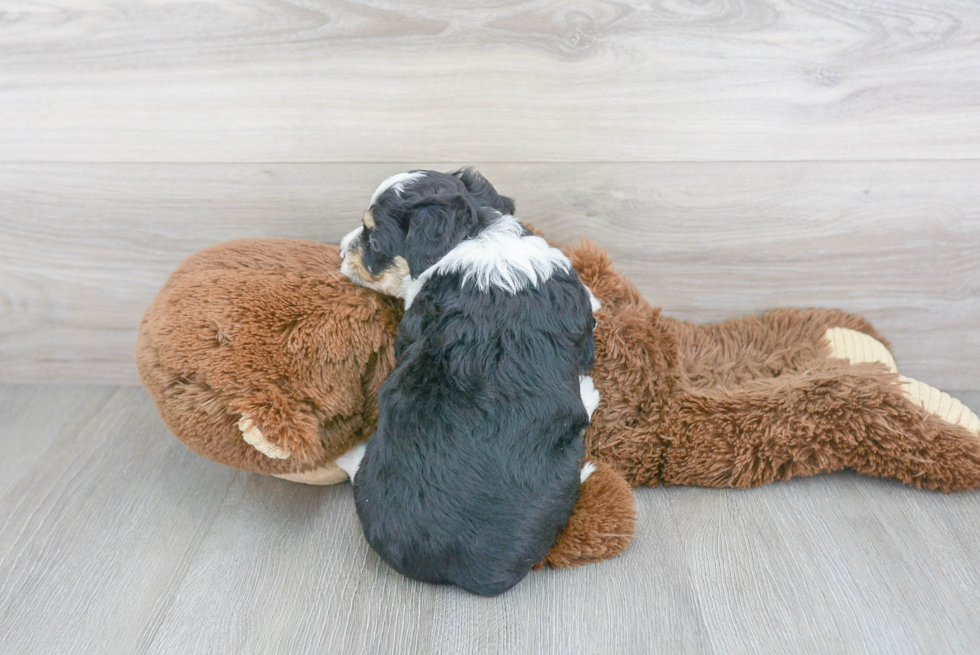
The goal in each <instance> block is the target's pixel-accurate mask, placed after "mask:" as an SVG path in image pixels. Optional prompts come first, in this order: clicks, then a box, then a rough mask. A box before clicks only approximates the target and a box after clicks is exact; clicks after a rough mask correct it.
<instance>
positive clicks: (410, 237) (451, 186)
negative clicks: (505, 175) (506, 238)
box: [340, 168, 514, 296]
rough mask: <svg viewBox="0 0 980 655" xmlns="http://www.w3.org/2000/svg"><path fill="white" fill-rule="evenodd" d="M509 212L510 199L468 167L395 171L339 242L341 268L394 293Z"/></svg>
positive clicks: (355, 279)
mask: <svg viewBox="0 0 980 655" xmlns="http://www.w3.org/2000/svg"><path fill="white" fill-rule="evenodd" d="M513 211H514V201H513V200H511V199H510V198H507V197H506V196H501V195H500V194H498V193H497V191H496V189H494V188H493V185H491V184H490V183H489V182H488V181H487V180H486V178H484V177H483V176H482V175H480V174H479V173H478V172H476V171H475V170H473V169H470V168H464V169H461V170H459V171H456V172H455V173H452V174H448V173H439V172H436V171H409V172H407V173H399V174H397V175H393V176H391V177H389V178H388V179H387V180H385V181H384V182H382V183H381V185H380V186H379V187H378V188H377V190H375V192H374V195H373V196H372V197H371V203H370V206H368V208H367V210H366V211H365V212H364V219H363V222H362V225H361V227H359V228H357V229H356V230H354V231H353V232H351V233H350V234H348V235H347V236H346V237H344V239H343V241H341V243H340V253H341V256H343V258H344V262H343V264H342V265H341V269H340V270H341V271H342V272H343V273H344V275H346V276H347V277H349V278H350V279H351V281H352V282H354V284H358V285H361V286H365V287H368V288H369V289H374V290H375V291H379V292H381V293H384V294H387V295H390V296H396V295H398V294H399V291H400V290H401V289H402V286H403V285H404V284H406V283H407V282H408V281H410V280H411V279H414V278H417V277H418V276H419V275H420V274H421V273H422V271H424V270H425V269H427V268H428V267H430V266H432V265H433V264H435V263H436V262H437V261H439V260H440V259H441V258H442V257H443V256H444V255H445V254H446V253H448V252H449V251H450V250H452V249H453V248H455V247H456V245H457V244H459V242H460V241H462V240H463V239H466V238H469V237H471V236H474V235H476V234H477V233H479V232H480V230H482V229H483V228H484V227H486V226H487V224H488V223H490V222H492V221H493V219H494V218H495V217H496V216H498V215H499V214H511V213H513Z"/></svg>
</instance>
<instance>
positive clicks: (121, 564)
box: [0, 387, 243, 653]
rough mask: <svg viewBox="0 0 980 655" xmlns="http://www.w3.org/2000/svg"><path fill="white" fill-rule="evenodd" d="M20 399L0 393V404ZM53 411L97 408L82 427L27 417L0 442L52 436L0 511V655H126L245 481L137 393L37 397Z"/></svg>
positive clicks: (36, 413)
mask: <svg viewBox="0 0 980 655" xmlns="http://www.w3.org/2000/svg"><path fill="white" fill-rule="evenodd" d="M20 393H22V392H19V391H17V390H16V389H15V390H12V391H11V390H10V388H9V387H0V405H3V404H5V403H6V402H7V401H9V400H13V399H16V398H17V397H18V395H19V394H20ZM34 393H36V394H38V396H40V397H46V399H47V400H48V401H49V402H51V403H52V404H53V405H58V404H61V403H64V405H65V406H66V407H68V406H71V405H76V406H77V405H79V404H82V405H84V404H86V402H87V403H98V404H100V405H101V407H100V410H99V411H98V413H96V414H95V415H94V416H90V417H89V419H88V420H86V421H85V422H84V423H83V424H72V423H65V422H62V421H60V418H59V417H58V415H57V413H55V414H53V415H52V413H51V412H48V411H45V410H44V409H43V408H38V407H37V405H36V403H35V404H34V407H33V408H32V410H31V413H32V414H33V424H34V426H33V428H32V427H31V425H30V424H29V423H26V422H24V421H21V422H20V425H19V426H18V427H17V428H16V429H15V430H16V431H12V430H11V429H9V428H6V427H4V428H3V431H2V432H0V443H2V444H3V448H4V450H5V451H6V450H7V449H8V448H16V447H20V448H25V449H27V450H32V449H34V446H33V444H32V443H31V440H30V437H31V435H32V434H36V433H45V432H48V431H50V430H51V429H52V427H53V426H54V427H55V428H56V429H57V427H56V426H57V425H58V424H59V423H60V424H61V425H62V426H63V427H62V428H60V429H58V432H59V433H58V434H57V437H56V438H55V439H54V441H53V442H52V443H51V445H50V446H48V447H47V448H46V449H41V448H38V449H37V450H33V452H34V453H36V454H38V455H39V457H36V458H34V459H35V461H34V462H33V463H32V465H31V466H30V467H29V468H28V469H27V472H26V473H25V475H24V476H23V477H22V478H21V479H20V480H19V481H18V482H17V483H16V484H15V485H13V486H12V487H10V488H5V489H3V492H4V493H3V496H2V498H0V503H2V507H3V508H4V513H5V515H6V516H5V520H4V523H3V525H2V527H0V651H2V652H5V653H93V652H108V653H122V652H136V648H137V646H138V645H139V644H140V641H141V639H144V638H145V636H146V635H152V634H153V633H155V630H156V628H157V627H158V625H159V622H160V620H161V617H162V615H163V612H164V610H165V609H166V608H167V607H168V606H169V604H170V603H171V602H172V600H173V594H174V590H175V589H176V588H177V586H178V584H179V582H180V581H181V579H182V577H183V575H184V573H185V571H186V569H187V567H188V566H189V564H190V562H191V560H192V559H193V554H194V552H195V551H196V549H197V548H198V546H199V544H200V543H201V541H202V539H203V536H204V534H205V533H206V532H207V530H208V528H209V527H210V523H211V518H212V516H213V515H214V513H215V512H216V511H217V510H218V509H219V508H220V506H221V501H222V498H223V497H224V494H225V492H226V490H227V489H228V487H229V485H230V484H231V483H232V482H233V481H234V480H235V479H237V478H239V477H241V475H243V474H238V473H236V472H234V471H232V470H230V469H226V468H223V467H220V466H218V465H216V464H212V463H210V462H207V461H205V460H203V459H201V458H198V457H196V456H194V455H193V454H191V453H190V452H189V451H187V450H186V449H185V448H184V447H183V446H182V445H180V444H179V443H178V442H177V441H176V440H175V439H173V437H171V436H170V435H169V434H167V431H166V429H165V428H164V427H163V423H162V422H161V421H160V419H159V418H158V417H157V416H156V410H155V408H154V407H153V405H152V403H150V401H149V399H148V398H147V397H146V394H145V393H144V392H143V390H142V389H139V388H137V387H127V388H122V389H114V390H111V397H110V398H108V400H106V399H105V395H106V393H107V390H106V389H105V388H98V387H96V388H85V387H79V388H77V389H74V390H71V389H67V390H66V389H64V388H62V389H52V390H50V391H48V390H44V389H37V388H36V390H35V391H34Z"/></svg>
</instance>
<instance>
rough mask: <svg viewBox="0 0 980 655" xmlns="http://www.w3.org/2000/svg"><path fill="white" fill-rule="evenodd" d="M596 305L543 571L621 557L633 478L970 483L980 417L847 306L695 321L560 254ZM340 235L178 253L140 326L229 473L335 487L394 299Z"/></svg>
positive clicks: (583, 258) (974, 481) (152, 358)
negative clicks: (576, 480)
mask: <svg viewBox="0 0 980 655" xmlns="http://www.w3.org/2000/svg"><path fill="white" fill-rule="evenodd" d="M566 254H567V255H568V256H569V258H570V259H571V260H572V263H573V264H574V266H575V268H576V270H577V272H578V275H579V278H580V279H581V280H582V282H583V283H584V284H586V285H587V286H588V287H589V288H590V289H591V290H592V291H593V293H594V294H595V295H596V296H597V297H598V299H599V301H600V302H601V304H602V307H601V309H599V311H598V312H597V314H596V319H597V326H596V330H595V346H596V348H595V368H594V369H593V372H592V377H593V380H594V383H595V386H596V388H597V389H598V390H599V392H600V396H601V400H600V403H599V407H598V409H596V411H595V413H594V414H593V416H592V422H591V425H590V427H589V429H588V432H587V434H586V454H587V459H589V460H591V461H592V462H593V463H594V464H595V465H596V471H595V472H594V473H593V474H592V475H591V476H590V477H589V478H588V479H587V480H586V481H585V482H584V483H583V485H582V487H581V490H580V494H579V498H578V501H577V503H576V505H575V509H574V511H573V513H572V515H571V517H570V518H569V521H568V523H567V524H566V526H565V529H564V530H563V531H562V532H561V533H560V534H559V536H558V539H557V540H556V542H555V544H554V546H553V547H552V549H551V551H550V552H549V553H548V555H547V557H546V558H545V560H544V561H543V562H541V565H550V566H555V567H566V566H576V565H580V564H585V563H589V562H594V561H599V560H601V559H605V558H608V557H613V556H615V555H617V554H619V553H620V552H621V551H622V550H623V549H624V548H625V547H626V546H627V545H628V544H629V541H630V539H631V538H632V536H633V533H634V530H635V513H634V500H633V492H632V489H631V488H632V487H636V486H659V485H678V484H683V485H700V486H709V487H739V488H744V487H753V486H758V485H761V484H765V483H767V482H770V481H772V480H786V479H789V478H791V477H794V476H799V475H813V474H816V473H822V472H829V471H837V470H841V469H853V470H856V471H859V472H861V473H864V474H867V475H874V476H878V477H885V478H891V479H894V480H898V481H900V482H903V483H906V484H909V485H912V486H915V487H921V488H927V489H938V490H941V491H944V492H950V491H957V490H966V489H973V488H976V487H977V486H980V419H978V418H977V416H976V415H975V414H973V413H972V412H970V410H968V409H967V408H966V407H964V406H963V405H962V404H961V403H959V402H958V401H956V400H955V399H953V398H951V397H950V396H948V395H947V394H945V393H942V392H940V391H938V390H936V389H933V388H932V387H929V386H927V385H924V384H922V383H919V382H916V381H914V380H910V379H908V378H904V377H902V376H900V375H898V373H897V371H896V368H895V362H894V359H893V358H892V355H891V353H890V352H889V350H888V347H887V344H886V342H884V340H883V339H882V338H881V336H880V335H878V334H877V332H876V331H875V330H874V328H873V327H872V326H871V325H870V324H869V323H867V322H866V321H864V320H863V319H861V318H860V317H857V316H854V315H851V314H847V313H845V312H842V311H836V310H814V309H811V310H796V309H783V310H777V311H773V312H770V313H767V314H765V315H763V316H760V317H752V318H742V319H735V320H732V321H727V322H724V323H719V324H716V325H708V326H698V325H695V324H692V323H689V322H684V321H678V320H674V319H670V318H667V317H664V316H662V315H661V313H660V310H659V309H657V308H653V307H651V306H650V305H649V304H648V303H647V302H646V301H645V300H644V299H643V297H642V296H641V295H640V293H639V291H638V290H637V288H636V287H635V286H634V285H633V284H632V283H631V282H630V281H629V280H627V279H626V278H624V277H623V276H622V275H621V274H619V273H618V272H617V271H616V270H615V269H614V268H613V266H612V262H611V261H610V259H609V257H608V256H607V255H606V254H605V253H604V252H603V251H602V250H601V249H599V248H598V247H596V246H595V245H593V244H590V243H583V244H580V245H576V246H574V247H570V248H566ZM340 263H341V258H340V255H339V251H338V249H337V248H336V247H335V246H329V245H322V244H318V243H313V242H308V241H298V240H289V239H251V240H240V241H232V242H228V243H225V244H220V245H218V246H214V247H212V248H209V249H207V250H204V251H202V252H200V253H198V254H196V255H193V256H191V257H190V258H188V259H187V260H185V261H184V262H183V263H182V264H181V265H180V267H179V268H178V269H177V271H176V272H175V273H174V274H173V275H172V276H171V278H170V279H169V280H168V281H167V283H166V284H165V285H164V287H163V289H162V290H161V291H160V293H159V295H158V296H157V298H156V299H155V300H154V301H153V303H152V304H151V305H150V307H149V309H148V310H147V312H146V315H145V316H144V318H143V321H142V323H141V325H140V330H139V338H138V341H137V347H136V362H137V367H138V369H139V372H140V376H141V379H142V380H143V384H144V385H145V387H146V389H147V391H148V392H149V394H150V396H151V397H152V398H153V400H154V401H155V402H156V404H157V407H158V408H159V410H160V413H161V415H162V416H163V418H164V421H165V422H166V423H167V426H168V427H169V428H170V430H171V431H172V432H173V433H174V435H176V436H177V438H178V439H180V440H181V441H182V442H184V443H185V444H186V445H187V446H188V447H189V448H190V449H191V450H193V451H194V452H196V453H198V454H200V455H202V456H204V457H208V458H210V459H213V460H215V461H217V462H220V463H222V464H226V465H229V466H233V467H236V468H240V469H244V470H248V471H254V472H258V473H266V474H271V475H276V476H278V477H282V478H285V479H288V480H294V481H298V482H307V483H313V484H333V483H337V482H341V481H343V480H346V479H347V473H346V472H345V469H349V468H350V467H349V466H348V465H347V464H346V460H347V459H350V456H349V454H350V453H351V452H356V449H357V448H358V444H360V443H362V442H363V441H364V440H366V439H367V438H368V437H370V435H371V433H372V432H373V430H374V427H375V421H376V416H377V406H376V398H377V391H378V388H379V386H380V384H381V382H382V381H383V380H384V378H385V376H386V375H387V374H388V373H389V372H390V371H391V369H392V368H393V366H394V341H395V334H396V329H397V324H398V320H399V319H400V315H401V309H400V302H399V301H394V300H392V299H390V298H387V297H383V296H380V295H377V294H375V293H374V292H372V291H369V290H367V289H364V288H360V287H355V286H354V285H353V284H351V283H350V282H349V281H348V280H347V279H346V278H345V277H344V276H343V275H341V274H340V272H339V268H340Z"/></svg>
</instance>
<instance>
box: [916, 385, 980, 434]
mask: <svg viewBox="0 0 980 655" xmlns="http://www.w3.org/2000/svg"><path fill="white" fill-rule="evenodd" d="M898 379H899V381H900V382H901V383H902V389H903V390H904V391H905V395H906V396H907V397H908V399H909V400H911V401H912V402H914V403H915V404H916V405H918V406H919V407H921V408H922V409H924V410H926V411H927V412H929V413H930V414H934V415H935V416H938V417H939V418H941V419H943V420H944V421H946V422H947V423H949V424H951V425H959V426H961V427H964V428H966V429H967V430H969V431H970V432H973V433H974V434H976V435H977V436H980V417H977V415H976V414H974V413H973V412H972V411H970V408H969V407H967V406H966V405H964V404H963V403H961V402H960V401H958V400H957V399H956V398H953V397H952V396H950V395H949V394H948V393H946V392H945V391H940V390H939V389H937V388H935V387H930V386H929V385H928V384H925V383H924V382H919V381H918V380H913V379H911V378H907V377H905V376H904V375H903V376H900V377H899V378H898Z"/></svg>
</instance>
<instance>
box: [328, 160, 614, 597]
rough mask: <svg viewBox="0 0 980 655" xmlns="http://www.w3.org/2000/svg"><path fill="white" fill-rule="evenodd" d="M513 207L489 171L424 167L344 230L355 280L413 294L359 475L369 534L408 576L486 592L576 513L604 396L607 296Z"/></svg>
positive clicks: (348, 269) (347, 267)
mask: <svg viewBox="0 0 980 655" xmlns="http://www.w3.org/2000/svg"><path fill="white" fill-rule="evenodd" d="M513 208H514V205H513V202H512V201H511V200H510V199H509V198H506V197H503V196H500V195H499V194H497V192H496V191H495V190H494V189H493V187H492V186H491V185H490V184H489V183H488V182H487V181H486V180H485V179H484V178H483V177H482V176H480V175H479V174H478V173H476V172H475V171H472V170H469V169H466V170H463V171H459V172H457V173H455V174H452V175H449V174H445V173H437V172H434V171H411V172H409V173H402V174H399V175H395V176H393V177H391V178H389V179H388V180H386V181H385V182H383V183H382V184H381V186H380V187H378V190H377V191H376V192H375V193H374V196H373V197H372V198H371V204H370V207H369V208H368V210H367V211H366V212H365V215H364V221H363V226H362V227H360V228H358V229H357V230H355V231H354V232H352V233H351V234H350V235H348V236H347V238H345V239H344V241H343V243H342V253H343V254H344V262H343V269H342V270H343V271H344V273H345V274H346V275H348V277H350V278H351V280H353V281H354V282H355V283H357V284H361V285H363V286H367V287H370V288H373V289H376V290H378V291H381V292H382V293H387V294H391V295H399V296H401V297H403V298H404V300H405V316H404V318H403V319H402V322H401V324H400V325H399V328H398V337H397V342H396V351H397V353H398V364H397V366H396V368H395V370H394V371H393V372H392V373H391V375H390V376H389V377H388V379H387V380H386V381H385V382H384V384H383V385H382V387H381V390H380V394H379V397H378V411H379V418H378V429H377V431H376V432H375V434H374V436H373V437H372V438H371V439H370V441H369V442H368V444H367V448H366V452H365V454H364V457H363V459H362V460H361V461H360V465H359V468H358V469H357V471H356V475H355V476H354V478H353V484H354V499H355V504H356V507H357V514H358V517H359V518H360V521H361V525H362V527H363V530H364V534H365V536H366V538H367V540H368V542H369V543H370V545H371V547H372V548H374V550H375V551H377V553H378V554H379V555H380V556H381V558H382V559H384V560H385V561H386V562H388V563H389V564H390V565H391V566H392V567H393V568H395V569H396V570H397V571H399V572H401V573H402V574H404V575H407V576H409V577H411V578H416V579H419V580H424V581H427V582H433V583H448V584H455V585H458V586H460V587H462V588H464V589H466V590H468V591H471V592H473V593H477V594H481V595H486V596H492V595H496V594H499V593H502V592H504V591H506V590H507V589H509V588H510V587H512V586H513V585H515V584H517V583H518V582H519V581H520V580H521V579H522V578H524V576H525V575H527V573H528V571H530V570H531V568H532V567H533V566H534V565H535V564H536V563H537V562H539V561H541V559H542V558H544V556H545V554H546V553H547V552H548V549H549V548H550V547H551V545H552V544H553V543H554V541H555V538H556V536H557V534H558V531H559V530H560V529H561V528H562V527H563V526H564V524H565V522H566V521H567V519H568V516H569V514H570V513H571V510H572V506H573V505H574V503H575V500H576V498H577V496H578V490H579V486H580V484H581V482H582V481H584V479H585V478H586V477H588V474H589V473H591V471H592V470H593V469H592V468H590V465H587V466H586V467H585V468H583V469H582V470H581V471H580V465H581V461H582V456H583V435H584V433H585V429H586V427H587V425H588V423H589V417H590V415H591V412H592V410H594V409H595V406H596V405H597V404H598V394H597V393H596V392H595V390H594V388H593V387H592V384H591V378H589V377H587V375H588V373H589V371H590V370H591V368H592V363H593V348H594V346H593V339H592V331H593V327H594V324H595V321H594V319H593V317H592V312H593V309H594V305H593V302H595V301H594V299H592V301H590V297H591V294H590V292H589V291H588V290H587V289H586V288H585V287H584V286H583V285H582V284H581V283H580V282H579V280H578V276H577V275H576V273H575V270H574V269H573V268H572V265H571V262H570V261H569V260H568V258H566V257H565V256H564V254H563V253H562V252H561V251H560V250H558V249H556V248H552V247H550V246H549V245H548V243H547V242H546V241H545V240H544V239H542V238H540V237H536V236H533V235H531V233H530V232H529V231H528V230H527V229H526V228H525V227H524V226H523V225H522V224H521V222H520V221H519V220H518V219H516V218H515V217H514V216H513V215H512V214H511V212H512V211H513ZM586 405H588V407H586Z"/></svg>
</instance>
